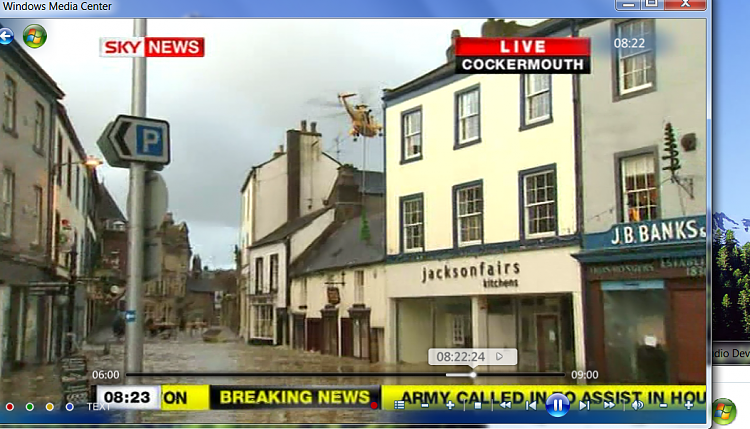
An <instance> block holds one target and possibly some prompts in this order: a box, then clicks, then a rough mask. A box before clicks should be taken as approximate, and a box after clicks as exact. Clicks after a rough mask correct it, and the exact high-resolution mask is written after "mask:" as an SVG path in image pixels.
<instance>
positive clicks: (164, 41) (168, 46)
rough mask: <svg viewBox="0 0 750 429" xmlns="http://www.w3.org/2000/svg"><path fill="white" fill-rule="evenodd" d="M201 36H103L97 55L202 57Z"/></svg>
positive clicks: (203, 52) (202, 45) (202, 41)
mask: <svg viewBox="0 0 750 429" xmlns="http://www.w3.org/2000/svg"><path fill="white" fill-rule="evenodd" d="M205 54H206V43H205V40H204V38H203V37H103V38H102V39H101V41H100V46H99V55H100V56H102V57H120V58H132V57H203V56H205Z"/></svg>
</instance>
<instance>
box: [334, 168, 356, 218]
mask: <svg viewBox="0 0 750 429" xmlns="http://www.w3.org/2000/svg"><path fill="white" fill-rule="evenodd" d="M355 174H356V169H355V168H354V167H353V166H352V165H349V164H345V165H342V166H341V167H339V175H338V179H337V180H336V195H335V198H334V203H335V205H336V213H335V218H336V220H337V221H344V220H348V219H353V218H355V217H357V216H359V215H360V213H361V212H362V197H361V195H360V193H359V185H357V182H356V180H355V179H354V175H355Z"/></svg>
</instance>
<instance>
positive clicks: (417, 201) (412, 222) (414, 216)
mask: <svg viewBox="0 0 750 429" xmlns="http://www.w3.org/2000/svg"><path fill="white" fill-rule="evenodd" d="M423 208H424V200H423V198H422V197H421V196H419V197H414V198H408V199H406V200H404V201H403V202H402V207H401V211H402V213H403V217H404V219H403V225H404V230H403V240H404V250H406V251H414V250H422V249H423V248H424V211H423Z"/></svg>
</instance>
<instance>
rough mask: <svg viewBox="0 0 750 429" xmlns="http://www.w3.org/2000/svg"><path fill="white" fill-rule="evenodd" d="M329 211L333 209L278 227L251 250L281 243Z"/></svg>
mask: <svg viewBox="0 0 750 429" xmlns="http://www.w3.org/2000/svg"><path fill="white" fill-rule="evenodd" d="M328 210H333V209H332V208H331V207H323V208H322V209H318V210H316V211H314V212H312V213H308V214H306V215H305V216H302V217H298V218H297V219H294V220H292V221H291V222H287V223H285V224H283V225H281V226H280V227H278V228H277V229H276V230H275V231H273V232H271V233H270V234H268V235H266V236H265V237H263V238H261V239H260V240H258V241H256V242H255V243H253V244H251V245H250V246H248V248H249V249H253V248H256V247H261V246H265V245H266V244H271V243H275V242H277V241H281V240H283V239H285V238H287V237H289V236H290V235H292V234H294V233H295V232H297V231H299V230H301V229H302V228H304V227H306V226H307V225H310V224H311V223H312V222H313V221H314V220H315V219H317V218H319V217H320V216H321V215H323V213H325V212H327V211H328Z"/></svg>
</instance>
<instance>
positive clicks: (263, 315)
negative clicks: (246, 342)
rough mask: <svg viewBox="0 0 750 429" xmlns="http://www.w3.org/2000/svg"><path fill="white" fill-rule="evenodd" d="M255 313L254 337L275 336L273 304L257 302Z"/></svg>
mask: <svg viewBox="0 0 750 429" xmlns="http://www.w3.org/2000/svg"><path fill="white" fill-rule="evenodd" d="M253 310H254V311H253V313H254V315H255V317H254V319H255V320H254V322H255V323H253V337H255V338H265V339H270V338H273V306H272V305H266V304H257V305H254V306H253Z"/></svg>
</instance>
